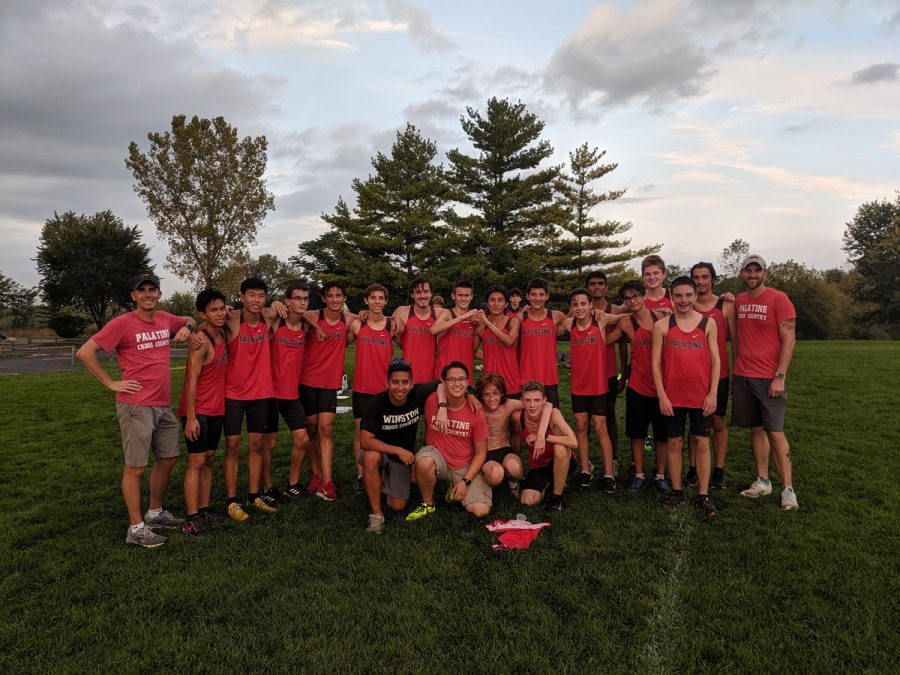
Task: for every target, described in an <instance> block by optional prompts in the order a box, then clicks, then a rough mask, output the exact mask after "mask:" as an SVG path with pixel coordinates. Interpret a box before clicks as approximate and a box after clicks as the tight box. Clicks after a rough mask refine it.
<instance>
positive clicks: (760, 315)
mask: <svg viewBox="0 0 900 675" xmlns="http://www.w3.org/2000/svg"><path fill="white" fill-rule="evenodd" d="M768 313H769V306H768V305H758V304H756V303H752V302H746V303H743V304H742V305H740V306H739V307H738V318H739V319H758V320H760V321H765V320H766V319H767V318H768Z"/></svg>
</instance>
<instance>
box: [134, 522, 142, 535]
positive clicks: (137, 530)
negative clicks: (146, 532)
mask: <svg viewBox="0 0 900 675" xmlns="http://www.w3.org/2000/svg"><path fill="white" fill-rule="evenodd" d="M143 529H144V523H138V524H137V525H132V526H131V533H132V534H137V533H138V532H140V531H141V530H143Z"/></svg>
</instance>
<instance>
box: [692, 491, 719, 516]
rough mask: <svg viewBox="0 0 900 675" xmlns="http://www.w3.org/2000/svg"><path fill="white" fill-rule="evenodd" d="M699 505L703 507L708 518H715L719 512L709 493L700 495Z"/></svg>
mask: <svg viewBox="0 0 900 675" xmlns="http://www.w3.org/2000/svg"><path fill="white" fill-rule="evenodd" d="M697 506H699V507H700V508H701V509H703V515H704V516H706V517H707V518H715V517H716V516H717V515H718V513H719V511H718V510H717V509H716V505H715V504H713V503H712V500H710V498H709V495H698V496H697Z"/></svg>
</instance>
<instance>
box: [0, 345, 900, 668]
mask: <svg viewBox="0 0 900 675" xmlns="http://www.w3.org/2000/svg"><path fill="white" fill-rule="evenodd" d="M173 366H174V369H173V372H172V379H173V391H176V392H177V391H180V385H181V379H182V375H183V370H182V369H181V368H180V367H179V364H178V363H174V364H173ZM567 376H568V375H567V372H566V371H563V375H562V377H563V379H565V378H567ZM898 383H900V344H898V343H896V342H894V343H889V342H856V343H854V342H815V343H811V342H806V343H801V344H800V345H798V348H797V353H796V356H795V358H794V362H793V365H792V368H791V371H790V373H789V377H788V391H789V404H788V427H787V432H788V435H789V438H790V440H791V443H792V446H793V456H794V462H795V463H794V467H795V484H796V488H797V493H798V496H799V499H800V504H801V510H800V511H799V512H796V513H783V512H781V511H780V510H779V509H778V502H777V497H776V496H775V495H773V496H772V497H771V498H769V499H766V500H762V501H752V500H746V499H743V498H741V497H739V496H738V494H737V492H738V490H739V489H741V488H743V487H745V486H746V485H747V484H749V483H750V482H751V480H752V479H753V475H754V470H753V463H752V458H751V454H750V451H749V442H748V437H747V433H746V432H744V431H739V430H735V431H734V432H733V433H732V444H731V453H730V457H729V462H728V473H727V478H728V490H727V491H726V492H725V493H723V494H718V495H716V496H715V501H716V503H717V505H718V506H719V508H720V515H719V517H718V518H717V520H716V521H715V522H713V523H704V522H702V520H701V519H700V517H699V516H698V514H697V512H696V510H695V509H694V508H693V506H692V505H685V506H683V507H680V508H678V509H676V510H674V511H673V512H667V511H665V510H663V509H662V507H661V506H660V505H659V503H658V500H657V498H656V496H655V495H654V494H651V493H650V492H646V493H644V494H641V495H638V496H632V495H628V494H627V493H626V492H625V491H624V490H623V489H620V490H619V491H618V492H617V493H616V494H615V495H613V496H611V497H609V496H606V495H602V494H600V493H599V492H598V491H597V490H596V489H589V490H588V491H586V492H585V491H578V490H577V488H573V489H572V490H571V499H570V505H571V507H570V508H569V509H568V510H566V511H563V512H561V513H554V514H553V515H552V516H548V514H547V513H546V512H544V511H543V510H542V509H540V508H533V509H526V508H524V507H521V506H519V505H516V504H514V503H513V502H512V501H511V500H510V498H509V497H508V495H507V494H505V493H504V492H503V491H501V492H499V493H498V494H497V495H496V496H495V515H496V516H497V517H503V518H507V517H514V516H515V514H516V513H517V512H524V513H526V514H527V515H528V516H529V517H530V518H531V519H532V520H533V521H536V520H544V519H549V520H550V521H552V523H553V526H552V527H551V528H549V530H546V531H544V532H543V533H542V534H541V535H540V537H539V539H538V540H537V542H536V543H535V544H534V545H533V546H532V548H531V549H530V550H527V551H519V552H507V553H503V554H496V553H493V552H492V551H491V549H490V547H491V544H492V543H493V541H494V539H493V535H491V534H490V533H488V532H487V531H486V530H485V529H484V524H485V523H486V522H487V520H485V521H483V522H476V521H474V520H473V519H472V518H470V517H468V516H466V515H464V514H463V513H461V512H459V511H456V510H453V509H450V508H447V507H445V506H443V505H442V504H439V508H438V512H437V513H436V514H435V515H434V516H431V517H429V518H428V519H426V520H424V521H420V522H417V523H405V522H403V520H402V518H401V517H391V516H389V517H388V522H387V530H386V532H385V534H384V535H382V536H380V537H373V536H370V535H366V534H365V533H364V532H363V528H364V526H365V521H366V514H367V512H368V509H367V507H366V505H365V500H364V499H363V498H362V497H361V496H358V495H355V494H354V492H353V483H354V480H353V479H354V476H355V474H353V473H352V471H353V468H352V466H351V462H350V439H351V429H352V420H351V419H350V416H349V415H341V416H339V421H338V426H337V434H338V440H337V456H338V459H337V462H336V475H337V485H338V491H339V494H340V497H341V498H340V500H339V501H338V502H336V503H332V504H326V503H323V502H321V501H320V500H317V499H312V498H310V499H306V500H302V501H300V502H297V503H292V504H290V505H288V506H286V507H284V508H282V509H281V510H280V511H279V513H278V514H276V515H273V516H269V517H266V516H262V515H257V514H253V517H252V519H251V521H249V522H248V523H245V524H236V523H235V524H232V523H228V524H226V525H225V526H223V527H221V528H219V531H217V532H215V533H214V535H213V536H210V537H208V538H207V539H204V540H196V541H195V540H189V539H188V538H187V537H186V536H184V535H181V534H175V535H173V536H172V539H171V541H170V542H169V544H167V545H166V546H164V547H162V548H160V549H156V550H153V551H147V550H142V549H138V548H136V547H126V546H125V544H124V536H125V527H126V525H127V518H126V515H125V509H124V505H123V504H122V500H121V496H120V493H119V480H120V477H121V467H122V459H121V450H120V445H119V431H118V426H117V424H116V421H115V416H114V406H113V398H112V395H111V394H110V393H109V392H106V391H104V390H103V389H102V388H101V387H100V385H99V384H98V383H96V382H95V381H94V380H93V379H92V378H90V376H88V375H86V374H85V373H83V372H66V373H57V374H43V375H33V376H27V377H24V376H22V377H17V376H9V377H5V378H2V379H0V411H2V413H0V414H2V425H0V459H2V463H0V553H2V555H0V579H2V580H0V607H2V609H0V672H4V673H12V672H18V671H27V672H36V671H50V670H53V671H108V672H112V671H151V670H152V671H157V672H159V671H199V670H203V671H213V672H218V671H227V672H236V671H250V670H267V671H271V672H282V671H288V670H301V669H302V670H316V671H325V670H327V671H344V670H368V671H432V672H434V671H451V672H463V671H479V672H481V671H509V670H527V671H537V670H540V671H550V670H577V671H598V670H600V669H604V670H610V669H611V670H615V671H642V672H643V671H653V672H660V671H671V672H680V671H696V670H713V669H715V670H722V671H739V670H740V671H746V670H751V671H769V672H785V671H800V672H832V671H863V670H868V671H872V672H887V671H895V670H896V669H897V656H898V643H900V641H898V638H897V625H898V623H900V583H898V574H897V566H898V560H900V528H898V523H900V518H898V516H900V509H898V506H900V499H898V495H900V487H898V477H900V424H898V422H897V420H898V413H897V410H898V404H900V401H898V398H900V397H898V395H897V386H898ZM563 389H564V391H563V393H564V396H563V401H564V403H565V406H564V409H565V411H566V412H567V413H568V390H567V389H566V388H565V387H564V388H563ZM280 440H281V443H280V445H279V449H278V452H277V458H276V466H275V472H276V475H277V479H276V483H283V482H284V478H285V476H286V472H287V464H288V459H287V450H288V447H289V446H288V443H287V435H286V434H284V437H283V438H281V439H280ZM593 452H594V450H592V453H593ZM595 456H596V455H595ZM619 458H620V461H621V463H622V465H623V467H624V466H625V465H627V453H626V446H625V442H624V440H622V441H621V442H620V448H619ZM595 463H596V460H595ZM183 468H184V467H183V464H181V465H180V466H179V468H178V469H177V470H176V475H175V476H174V479H173V483H172V486H171V487H170V491H169V495H170V499H169V501H168V504H167V506H168V507H169V508H172V509H173V510H177V511H179V512H181V511H183V504H182V502H181V484H180V481H181V478H182V476H183ZM243 468H244V467H242V471H243ZM216 481H217V482H216V483H215V485H214V499H215V501H216V502H217V503H218V505H219V506H221V503H222V501H223V497H224V495H223V485H222V481H221V472H220V470H219V467H218V466H217V474H216ZM240 484H241V485H245V484H246V481H245V475H244V474H243V472H242V474H241V478H240ZM620 487H621V486H620ZM779 488H780V486H779V485H778V484H777V481H776V494H777V490H778V489H779Z"/></svg>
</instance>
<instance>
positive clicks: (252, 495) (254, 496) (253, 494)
mask: <svg viewBox="0 0 900 675" xmlns="http://www.w3.org/2000/svg"><path fill="white" fill-rule="evenodd" d="M258 497H259V493H258V492H248V493H247V503H248V504H252V503H253V502H255V501H256V500H257V498H258Z"/></svg>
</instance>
